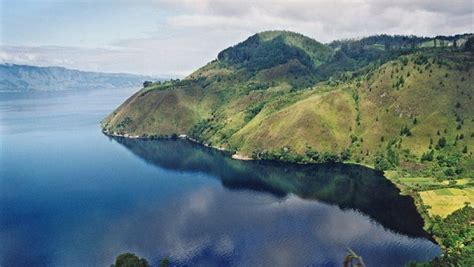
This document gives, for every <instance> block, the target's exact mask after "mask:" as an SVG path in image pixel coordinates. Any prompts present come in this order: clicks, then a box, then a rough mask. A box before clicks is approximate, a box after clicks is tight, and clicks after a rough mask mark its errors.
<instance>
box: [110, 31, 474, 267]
mask: <svg viewBox="0 0 474 267" xmlns="http://www.w3.org/2000/svg"><path fill="white" fill-rule="evenodd" d="M473 42H474V38H473V35H472V34H461V35H455V36H437V37H433V38H427V37H416V36H388V35H379V36H371V37H367V38H362V39H359V40H343V41H335V42H332V43H330V44H322V43H319V42H317V41H315V40H313V39H311V38H309V37H306V36H303V35H301V34H298V33H292V32H286V31H269V32H262V33H258V34H255V35H253V36H251V37H249V38H248V39H247V40H245V41H243V42H241V43H239V44H237V45H235V46H232V47H229V48H227V49H224V50H223V51H222V52H220V53H219V54H218V56H217V59H216V60H214V61H212V62H210V63H208V64H207V65H205V66H203V67H202V68H200V69H198V70H196V71H195V72H193V73H191V74H190V75H189V76H188V77H186V78H185V79H183V80H170V81H165V82H157V83H150V84H146V85H147V86H146V87H145V88H143V89H142V90H140V91H138V92H137V93H136V94H134V95H133V96H131V97H130V98H129V99H128V100H127V101H125V102H124V103H123V104H122V105H121V106H120V107H118V108H117V109H116V110H115V111H114V112H113V113H112V114H110V115H109V116H108V117H107V118H105V119H104V121H103V122H102V127H103V131H104V132H105V133H106V134H111V135H121V136H134V137H145V138H159V137H175V136H178V135H186V136H187V137H188V138H190V139H191V140H194V141H196V142H199V143H202V144H205V145H207V146H211V147H215V148H219V149H222V150H227V151H229V152H231V153H234V154H235V157H236V158H253V159H259V160H280V161H289V162H298V163H323V162H351V163H358V164H362V165H366V166H371V167H373V168H375V169H378V170H382V171H385V173H386V176H387V177H388V178H389V179H390V180H391V181H392V182H394V183H395V184H396V185H398V186H399V187H400V188H401V189H402V192H403V193H404V194H409V195H411V196H412V197H413V198H414V199H415V202H416V204H417V206H418V210H419V211H420V213H421V214H422V216H423V217H424V218H425V228H426V229H427V230H428V231H429V232H430V233H432V234H433V235H434V236H435V237H436V238H437V240H438V242H439V243H440V244H441V246H442V248H443V249H444V251H445V254H446V256H445V257H443V258H441V259H440V262H438V263H439V264H441V265H443V264H461V265H462V264H466V263H468V264H469V262H472V261H474V259H473V258H472V257H469V256H467V255H469V251H471V250H472V245H469V244H470V243H469V242H470V241H469V240H470V239H469V236H470V235H469V234H459V233H461V232H462V233H464V232H465V231H464V230H461V229H464V228H466V227H467V228H469V226H468V224H469V220H470V219H465V218H464V217H466V216H468V217H469V218H472V217H474V215H473V214H472V211H473V209H472V208H467V207H466V208H464V209H460V208H462V207H463V206H465V205H469V203H470V202H472V200H473V199H474V189H473V185H474V182H473V178H474V160H473V155H472V153H473V150H474V109H473V108H472V107H473V106H474V100H473V95H474V75H473V74H474V73H473V72H474V69H473V66H474V54H473V51H474V50H473ZM455 210H457V211H456V212H454V213H453V211H455ZM449 214H451V215H449ZM447 215H449V216H447ZM441 216H442V217H441ZM446 216H447V218H445V219H443V217H446ZM463 216H464V217H463ZM458 217H463V218H464V219H462V221H463V222H465V223H464V224H462V223H461V224H458V225H456V226H455V227H453V228H449V227H448V228H446V227H442V226H440V225H444V224H450V223H451V221H453V220H454V221H456V220H458ZM463 227H464V228H463ZM452 231H455V232H456V231H458V232H459V231H460V232H459V233H457V234H453V233H452ZM463 231H464V232H463Z"/></svg>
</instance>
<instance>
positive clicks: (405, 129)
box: [400, 125, 411, 136]
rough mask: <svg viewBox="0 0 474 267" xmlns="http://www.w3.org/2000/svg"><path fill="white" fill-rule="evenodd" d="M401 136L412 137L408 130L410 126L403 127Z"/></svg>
mask: <svg viewBox="0 0 474 267" xmlns="http://www.w3.org/2000/svg"><path fill="white" fill-rule="evenodd" d="M400 135H406V136H411V131H410V129H408V126H406V125H405V126H403V127H402V129H401V130H400Z"/></svg>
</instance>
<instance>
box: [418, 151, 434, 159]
mask: <svg viewBox="0 0 474 267" xmlns="http://www.w3.org/2000/svg"><path fill="white" fill-rule="evenodd" d="M433 158H434V151H433V150H430V151H428V152H425V153H423V155H421V162H424V161H433Z"/></svg>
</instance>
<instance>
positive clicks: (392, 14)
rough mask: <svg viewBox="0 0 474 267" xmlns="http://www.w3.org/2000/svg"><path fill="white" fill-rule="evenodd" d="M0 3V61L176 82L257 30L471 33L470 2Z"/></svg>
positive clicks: (321, 34)
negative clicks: (177, 77) (139, 76)
mask: <svg viewBox="0 0 474 267" xmlns="http://www.w3.org/2000/svg"><path fill="white" fill-rule="evenodd" d="M393 2H395V1H388V0H354V1H329V0H321V1H306V0H294V1H287V0H272V1H270V0H263V1H248V0H242V1H232V0H231V1H223V0H175V1H147V0H138V1H131V0H128V1H127V0H115V1H114V0H95V1H92V0H41V1H40V0H1V4H0V62H10V63H20V64H31V65H40V66H46V65H59V66H64V67H69V68H76V69H83V70H93V71H105V72H129V73H141V74H150V75H157V76H179V77H182V76H185V75H187V74H189V73H190V72H191V71H192V70H194V69H196V68H197V67H199V66H202V65H204V64H205V63H206V62H208V61H210V60H212V59H214V58H215V57H216V55H217V53H218V52H219V51H220V50H222V49H224V48H226V47H228V46H230V45H233V44H235V43H237V42H239V41H242V40H244V39H245V38H247V37H248V36H250V35H252V34H254V33H256V32H259V31H263V30H269V29H285V30H292V31H297V32H300V33H303V34H305V35H308V36H310V37H312V38H314V39H316V40H318V41H320V42H330V41H332V40H335V39H342V38H358V37H363V36H368V35H371V34H380V33H388V34H416V35H423V36H434V35H441V34H443V35H448V34H456V33H464V32H473V31H474V30H473V27H474V26H473V25H474V21H473V20H474V18H473V16H474V15H473V5H474V4H473V1H471V0H467V1H466V0H452V1H428V0H412V1H403V0H401V1H396V2H395V3H393Z"/></svg>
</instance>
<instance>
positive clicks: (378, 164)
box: [374, 153, 390, 171]
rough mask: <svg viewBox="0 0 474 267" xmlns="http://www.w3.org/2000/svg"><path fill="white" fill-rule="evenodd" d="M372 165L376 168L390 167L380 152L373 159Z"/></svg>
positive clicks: (386, 168)
mask: <svg viewBox="0 0 474 267" xmlns="http://www.w3.org/2000/svg"><path fill="white" fill-rule="evenodd" d="M374 167H375V169H377V170H380V171H385V170H388V169H390V164H389V163H388V161H387V159H385V156H384V155H383V154H382V153H378V154H377V155H376V156H375V159H374Z"/></svg>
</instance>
